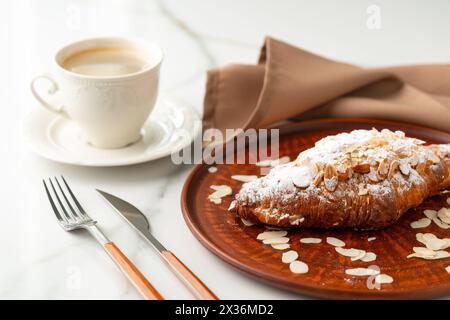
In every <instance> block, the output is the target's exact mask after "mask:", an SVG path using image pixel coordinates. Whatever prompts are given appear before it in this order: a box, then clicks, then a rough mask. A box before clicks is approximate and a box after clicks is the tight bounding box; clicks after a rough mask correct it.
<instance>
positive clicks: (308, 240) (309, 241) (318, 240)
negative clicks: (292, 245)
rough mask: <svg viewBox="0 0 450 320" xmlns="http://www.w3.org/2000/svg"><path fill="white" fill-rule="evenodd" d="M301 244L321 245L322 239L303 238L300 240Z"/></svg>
mask: <svg viewBox="0 0 450 320" xmlns="http://www.w3.org/2000/svg"><path fill="white" fill-rule="evenodd" d="M300 242H301V243H321V242H322V239H320V238H302V239H300Z"/></svg>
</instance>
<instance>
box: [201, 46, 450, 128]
mask: <svg viewBox="0 0 450 320" xmlns="http://www.w3.org/2000/svg"><path fill="white" fill-rule="evenodd" d="M294 116H299V117H300V118H301V119H311V118H329V117H332V118H335V117H364V118H378V119H388V120H397V121H403V122H410V123H415V124H419V125H424V126H427V127H433V128H437V129H441V130H444V131H447V132H448V131H450V65H437V64H434V65H415V66H402V67H391V68H371V69H367V68H360V67H357V66H353V65H350V64H345V63H340V62H336V61H333V60H328V59H325V58H323V57H320V56H317V55H315V54H312V53H310V52H307V51H304V50H302V49H300V48H297V47H293V46H291V45H289V44H287V43H284V42H281V41H279V40H276V39H273V38H267V39H266V40H265V44H264V46H263V48H262V50H261V54H260V58H259V63H258V64H257V65H242V64H233V65H228V66H225V67H223V68H221V69H217V70H211V71H209V72H208V80H207V85H206V93H205V99H204V117H203V121H204V126H205V127H206V128H217V129H220V130H222V131H224V130H225V129H227V128H228V129H236V128H243V129H247V128H263V127H267V126H269V125H271V124H274V123H276V122H279V121H281V120H286V119H288V118H291V117H294Z"/></svg>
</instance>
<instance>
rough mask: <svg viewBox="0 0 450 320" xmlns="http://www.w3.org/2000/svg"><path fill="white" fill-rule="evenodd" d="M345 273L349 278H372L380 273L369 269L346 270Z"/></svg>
mask: <svg viewBox="0 0 450 320" xmlns="http://www.w3.org/2000/svg"><path fill="white" fill-rule="evenodd" d="M345 273H346V274H348V275H351V276H374V275H377V274H379V273H380V271H378V270H375V269H371V268H353V269H346V270H345Z"/></svg>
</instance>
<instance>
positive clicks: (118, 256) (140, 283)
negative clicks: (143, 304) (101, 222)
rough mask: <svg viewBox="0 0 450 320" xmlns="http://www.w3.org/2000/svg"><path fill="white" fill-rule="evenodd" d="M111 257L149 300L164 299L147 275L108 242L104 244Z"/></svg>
mask: <svg viewBox="0 0 450 320" xmlns="http://www.w3.org/2000/svg"><path fill="white" fill-rule="evenodd" d="M104 248H105V250H106V252H108V254H109V256H110V257H111V259H113V260H114V262H115V263H116V264H117V265H118V266H119V268H120V270H121V271H122V272H123V273H124V274H125V276H126V277H127V278H128V280H130V282H131V283H132V284H133V285H134V286H135V287H136V289H137V290H138V291H139V292H140V293H141V294H142V295H143V296H144V298H145V299H147V300H164V298H163V297H162V296H161V295H160V294H159V292H158V291H157V290H156V289H155V288H154V287H153V286H152V285H151V284H150V282H148V280H147V279H146V278H145V276H144V275H143V274H142V273H141V272H140V271H139V270H138V269H137V268H136V267H135V265H134V264H133V263H132V262H131V261H130V260H129V259H128V258H127V257H126V256H125V255H124V254H123V253H122V251H120V249H119V248H118V247H117V246H116V245H115V244H114V243H113V242H108V243H106V244H105V245H104Z"/></svg>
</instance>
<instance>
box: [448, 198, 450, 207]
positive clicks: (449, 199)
mask: <svg viewBox="0 0 450 320" xmlns="http://www.w3.org/2000/svg"><path fill="white" fill-rule="evenodd" d="M447 204H448V205H449V206H450V198H447Z"/></svg>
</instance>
